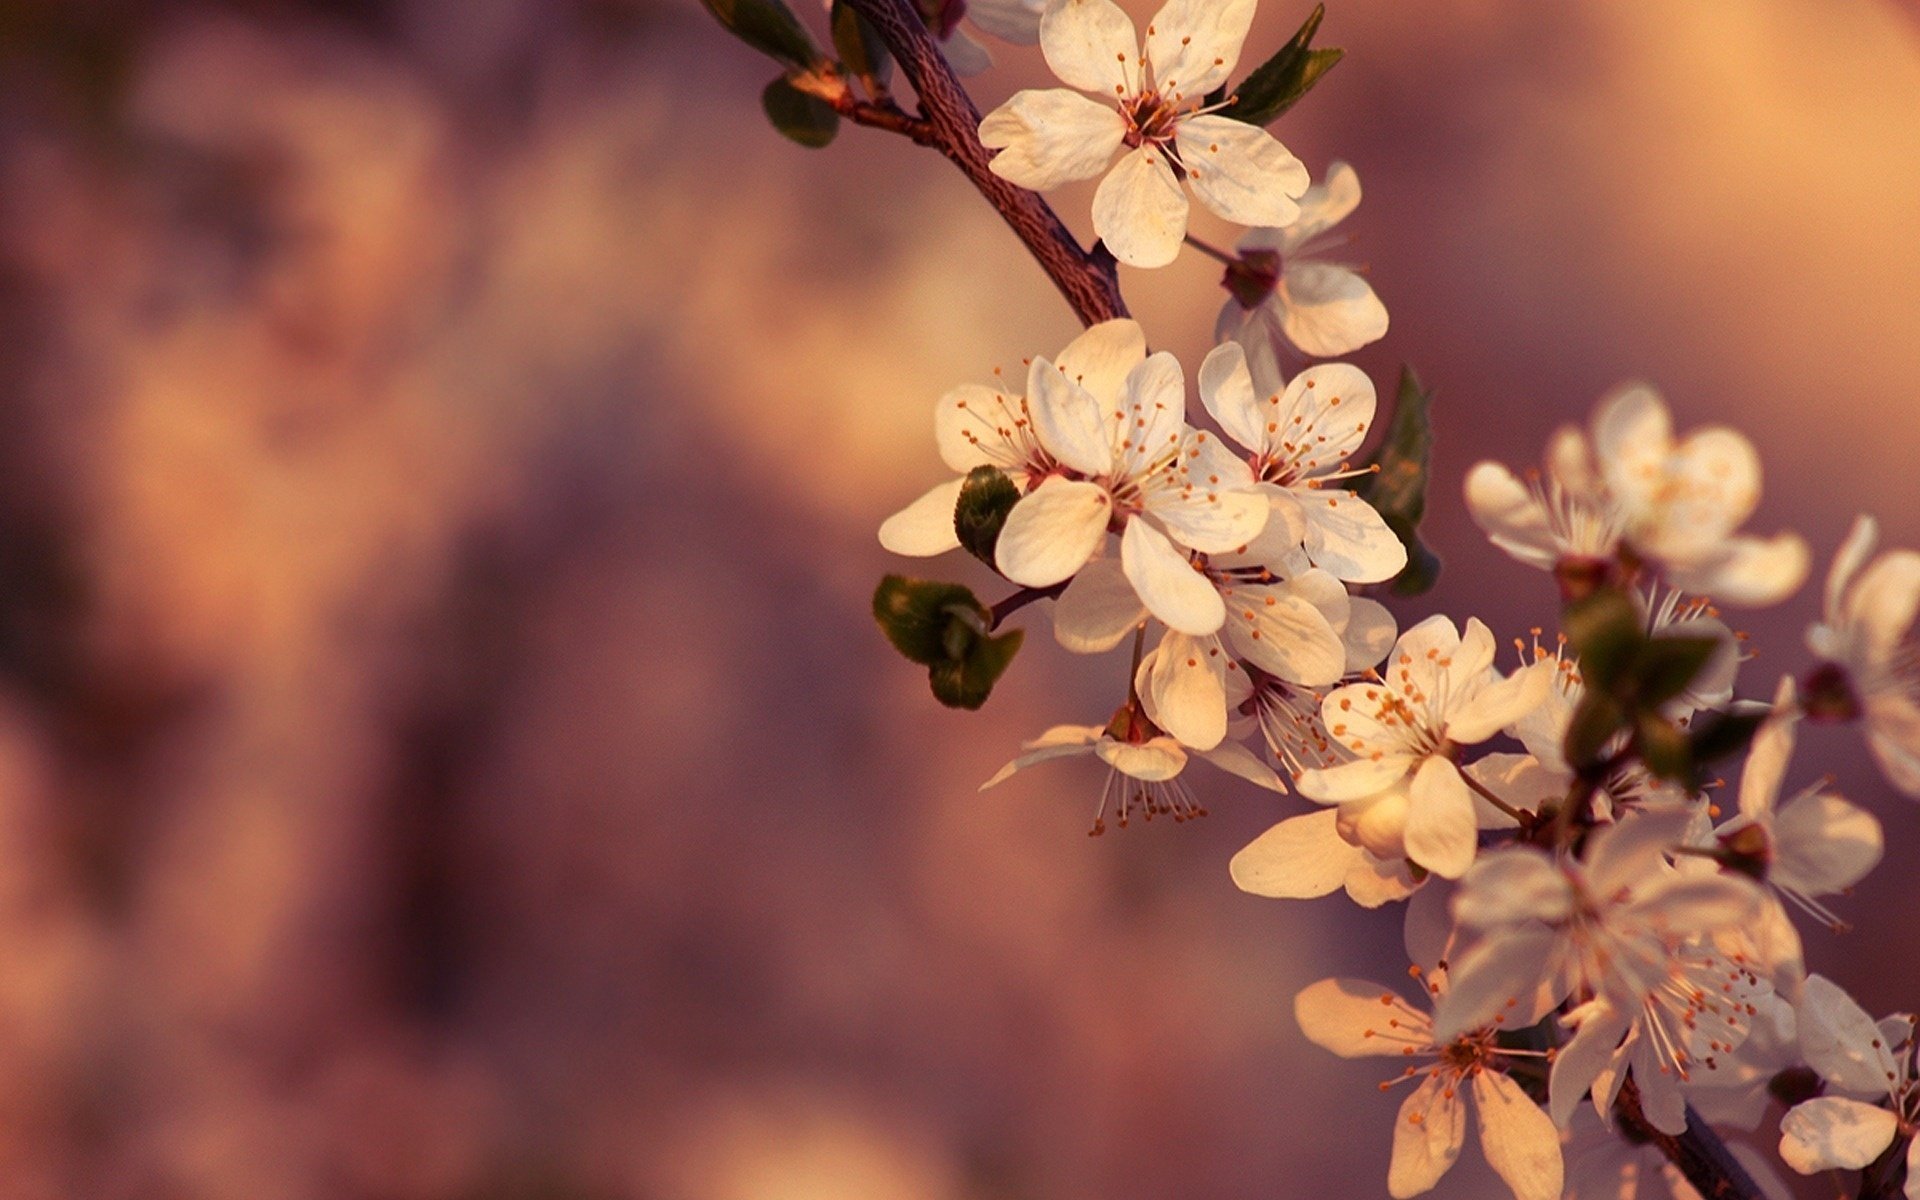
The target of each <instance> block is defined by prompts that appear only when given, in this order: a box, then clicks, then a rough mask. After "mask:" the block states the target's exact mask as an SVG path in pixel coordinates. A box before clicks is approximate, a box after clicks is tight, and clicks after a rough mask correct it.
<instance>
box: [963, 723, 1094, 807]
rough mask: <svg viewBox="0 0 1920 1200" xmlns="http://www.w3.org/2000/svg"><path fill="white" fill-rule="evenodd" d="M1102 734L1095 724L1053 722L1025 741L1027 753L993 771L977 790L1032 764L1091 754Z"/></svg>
mask: <svg viewBox="0 0 1920 1200" xmlns="http://www.w3.org/2000/svg"><path fill="white" fill-rule="evenodd" d="M1104 733H1105V731H1104V730H1103V729H1101V728H1100V726H1098V725H1055V726H1054V727H1053V728H1051V729H1049V730H1047V731H1046V732H1045V733H1043V734H1041V735H1040V736H1039V737H1037V738H1035V739H1033V740H1032V741H1030V742H1028V743H1027V744H1026V745H1025V747H1023V749H1024V750H1025V751H1026V752H1025V753H1024V754H1022V755H1021V756H1020V757H1018V758H1016V759H1014V760H1013V761H1012V762H1010V763H1008V764H1007V765H1006V766H1004V767H1001V768H1000V770H999V771H997V772H995V774H994V776H993V778H991V779H989V780H987V781H986V782H985V783H983V784H981V785H980V790H981V791H983V792H984V791H986V790H987V789H988V788H990V787H993V786H994V785H995V784H998V783H1004V782H1006V781H1007V780H1008V779H1009V778H1011V777H1012V776H1013V773H1014V772H1015V771H1024V770H1026V769H1027V768H1028V767H1031V766H1033V765H1034V764H1035V763H1043V762H1046V761H1048V760H1049V759H1055V758H1065V757H1068V756H1070V755H1075V754H1091V753H1093V747H1094V743H1096V742H1098V741H1099V740H1100V738H1101V737H1102V736H1103V735H1104Z"/></svg>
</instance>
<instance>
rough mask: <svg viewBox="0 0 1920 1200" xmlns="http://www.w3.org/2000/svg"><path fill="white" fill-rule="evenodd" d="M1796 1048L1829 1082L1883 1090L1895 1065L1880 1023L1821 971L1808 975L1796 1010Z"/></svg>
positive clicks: (1866, 1091)
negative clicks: (1881, 1033)
mask: <svg viewBox="0 0 1920 1200" xmlns="http://www.w3.org/2000/svg"><path fill="white" fill-rule="evenodd" d="M1795 1016H1796V1017H1797V1018H1798V1024H1799V1028H1800V1051H1801V1053H1802V1054H1804V1055H1805V1056H1806V1060H1807V1065H1808V1066H1810V1067H1812V1068H1813V1069H1814V1070H1816V1071H1818V1072H1820V1075H1821V1077H1822V1078H1824V1079H1826V1081H1827V1082H1828V1083H1831V1084H1834V1085H1836V1086H1838V1087H1843V1088H1846V1089H1848V1090H1850V1091H1854V1092H1859V1093H1861V1094H1862V1095H1878V1096H1884V1095H1886V1093H1887V1086H1888V1081H1889V1079H1890V1078H1891V1077H1892V1076H1893V1074H1894V1071H1895V1067H1894V1061H1893V1054H1892V1053H1891V1052H1890V1051H1889V1050H1888V1048H1887V1044H1886V1041H1885V1039H1883V1038H1881V1036H1880V1027H1879V1026H1878V1025H1876V1024H1875V1023H1874V1020H1873V1018H1872V1017H1869V1016H1868V1015H1867V1014H1866V1010H1864V1009H1862V1008H1861V1007H1860V1006H1859V1005H1858V1004H1856V1003H1854V999H1853V997H1852V996H1849V995H1847V994H1846V993H1845V992H1844V991H1842V990H1840V988H1839V987H1838V986H1836V985H1835V984H1834V982H1833V981H1832V980H1830V979H1828V978H1826V977H1825V976H1824V975H1809V976H1807V983H1806V987H1805V988H1804V989H1803V990H1802V992H1801V995H1800V1007H1799V1008H1798V1009H1797V1010H1796V1011H1795Z"/></svg>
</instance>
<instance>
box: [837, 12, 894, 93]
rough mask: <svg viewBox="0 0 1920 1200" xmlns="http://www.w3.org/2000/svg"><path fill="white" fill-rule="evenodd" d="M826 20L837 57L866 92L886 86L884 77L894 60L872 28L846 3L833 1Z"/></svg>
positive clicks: (891, 67)
mask: <svg viewBox="0 0 1920 1200" xmlns="http://www.w3.org/2000/svg"><path fill="white" fill-rule="evenodd" d="M829 20H830V23H831V25H832V27H833V48H834V50H835V51H836V52H837V53H838V54H839V55H840V62H841V64H842V65H843V66H845V67H846V69H847V70H848V71H850V72H852V73H853V74H854V75H855V76H857V77H859V79H860V80H861V81H862V82H863V83H865V84H866V85H867V87H868V89H869V90H873V91H877V90H879V89H881V88H884V87H886V85H887V76H889V75H891V74H892V73H893V57H892V56H891V55H889V54H888V53H887V46H886V43H885V42H883V41H881V40H880V35H879V34H878V33H876V32H875V31H874V28H873V26H872V25H870V24H868V22H867V19H866V18H865V17H863V16H861V15H860V14H859V13H858V12H855V11H854V9H853V7H852V6H851V5H849V4H848V3H847V0H833V14H832V16H831V17H830V18H829Z"/></svg>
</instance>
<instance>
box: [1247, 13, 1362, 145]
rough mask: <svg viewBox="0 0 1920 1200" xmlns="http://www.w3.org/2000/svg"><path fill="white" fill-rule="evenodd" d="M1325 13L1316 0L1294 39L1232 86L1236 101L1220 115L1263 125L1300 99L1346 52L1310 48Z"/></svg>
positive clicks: (1250, 123)
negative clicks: (1234, 86) (1235, 86)
mask: <svg viewBox="0 0 1920 1200" xmlns="http://www.w3.org/2000/svg"><path fill="white" fill-rule="evenodd" d="M1326 15H1327V6H1326V5H1324V4H1316V5H1315V6H1314V9H1313V12H1312V14H1311V15H1309V16H1308V17H1307V21H1306V24H1304V25H1302V26H1301V27H1300V31H1299V32H1298V33H1296V34H1294V35H1293V39H1292V40H1291V41H1289V42H1288V43H1287V44H1286V45H1284V46H1282V47H1280V50H1279V52H1278V53H1276V54H1275V55H1274V56H1273V57H1272V58H1269V59H1268V60H1267V61H1266V62H1264V63H1261V64H1260V65H1259V66H1258V67H1256V68H1254V71H1253V73H1252V74H1251V75H1248V76H1247V77H1246V78H1245V79H1243V80H1241V81H1240V86H1239V87H1238V88H1235V89H1234V94H1235V95H1236V96H1238V97H1239V100H1238V102H1236V103H1234V104H1231V105H1229V106H1228V107H1226V108H1225V109H1222V110H1221V115H1223V116H1228V117H1232V118H1233V119H1234V120H1236V121H1245V122H1246V123H1247V124H1249V125H1265V124H1268V123H1269V122H1271V121H1273V120H1274V119H1275V118H1276V117H1278V116H1279V115H1280V114H1281V113H1284V112H1286V111H1287V110H1288V109H1290V108H1292V107H1293V106H1294V105H1295V104H1297V103H1299V102H1300V98H1301V97H1303V96H1305V95H1306V94H1307V93H1308V92H1309V91H1311V90H1312V89H1313V85H1314V84H1316V83H1319V82H1320V77H1321V76H1322V75H1325V74H1326V73H1327V72H1328V71H1331V70H1332V69H1333V64H1335V63H1337V62H1339V61H1340V58H1341V56H1342V55H1343V54H1345V53H1346V51H1344V50H1336V49H1331V48H1328V49H1324V50H1315V49H1312V48H1311V43H1312V41H1313V35H1314V32H1315V31H1316V30H1318V29H1319V28H1320V22H1321V20H1322V19H1323V18H1324V17H1325V16H1326Z"/></svg>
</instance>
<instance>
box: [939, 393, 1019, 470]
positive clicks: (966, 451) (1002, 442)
mask: <svg viewBox="0 0 1920 1200" xmlns="http://www.w3.org/2000/svg"><path fill="white" fill-rule="evenodd" d="M1025 420H1026V414H1025V403H1024V401H1022V400H1021V398H1020V397H1018V396H1009V395H1007V394H1006V393H1005V392H1001V391H996V390H995V389H993V388H990V387H984V386H982V385H981V384H977V383H963V384H961V385H960V386H959V387H957V388H954V389H953V390H952V391H950V392H948V393H947V394H946V395H944V396H942V397H940V403H939V404H938V405H937V406H936V407H935V408H934V410H933V438H934V442H935V443H936V444H937V445H938V446H939V447H940V461H941V462H944V463H946V464H947V466H949V467H951V468H953V469H954V470H955V471H958V472H960V473H961V474H962V475H964V474H966V473H967V472H968V471H971V470H973V469H974V468H975V467H980V466H989V465H991V466H996V467H999V468H1001V469H1002V470H1012V469H1015V468H1017V467H1019V466H1020V465H1021V463H1022V460H1023V459H1024V458H1025V457H1026V451H1025V446H1026V443H1027V442H1028V440H1029V439H1028V435H1027V434H1025V433H1023V432H1022V431H1021V430H1020V429H1019V427H1018V423H1020V422H1024V421H1025Z"/></svg>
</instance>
